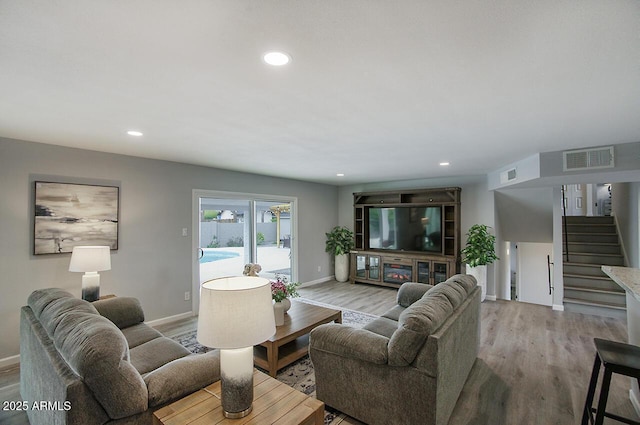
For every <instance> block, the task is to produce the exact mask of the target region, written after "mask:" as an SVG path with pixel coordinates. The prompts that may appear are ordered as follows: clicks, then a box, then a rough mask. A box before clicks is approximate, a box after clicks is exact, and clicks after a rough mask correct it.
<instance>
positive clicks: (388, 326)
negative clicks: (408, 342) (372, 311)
mask: <svg viewBox="0 0 640 425" xmlns="http://www.w3.org/2000/svg"><path fill="white" fill-rule="evenodd" d="M363 329H365V330H367V331H370V332H373V333H375V334H378V335H382V336H385V337H387V338H391V335H393V333H394V332H395V331H396V330H397V329H398V322H397V321H396V320H392V319H389V318H387V317H378V318H377V319H375V320H373V321H371V322H369V323H367V324H366V325H365V326H364V327H363Z"/></svg>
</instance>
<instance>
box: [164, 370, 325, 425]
mask: <svg viewBox="0 0 640 425" xmlns="http://www.w3.org/2000/svg"><path fill="white" fill-rule="evenodd" d="M225 421H227V422H228V419H226V418H225V417H224V414H223V412H222V406H221V404H220V381H217V382H214V383H213V384H211V385H209V386H208V387H206V388H203V389H202V390H200V391H196V392H195V393H192V394H190V395H188V396H186V397H184V398H182V399H180V400H178V401H175V402H173V403H172V404H170V405H168V406H165V407H162V408H160V409H158V410H156V411H155V412H154V414H153V423H154V425H169V424H171V425H178V424H180V425H198V424H201V425H204V424H210V425H212V424H218V423H221V422H225ZM245 422H250V423H257V424H258V423H259V424H261V425H262V424H264V425H268V424H276V423H287V424H299V425H322V424H323V423H324V403H323V402H321V401H320V400H317V399H315V398H312V397H309V396H307V395H306V394H303V393H301V392H300V391H297V390H294V389H293V388H291V387H290V386H288V385H286V384H283V383H282V382H279V381H278V380H276V379H273V378H271V377H270V376H268V375H266V374H264V373H262V372H260V371H258V370H254V372H253V410H252V411H251V413H250V414H249V415H248V416H246V417H244V418H242V423H245Z"/></svg>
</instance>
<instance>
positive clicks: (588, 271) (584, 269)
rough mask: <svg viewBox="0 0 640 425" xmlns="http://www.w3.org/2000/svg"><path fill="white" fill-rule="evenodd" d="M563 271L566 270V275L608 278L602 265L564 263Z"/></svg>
mask: <svg viewBox="0 0 640 425" xmlns="http://www.w3.org/2000/svg"><path fill="white" fill-rule="evenodd" d="M563 270H564V274H575V275H581V276H587V275H589V276H600V277H608V276H607V275H606V274H605V273H604V272H603V271H602V265H601V264H589V263H573V262H566V261H563Z"/></svg>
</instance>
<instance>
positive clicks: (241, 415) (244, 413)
mask: <svg viewBox="0 0 640 425" xmlns="http://www.w3.org/2000/svg"><path fill="white" fill-rule="evenodd" d="M252 410H253V404H252V405H251V406H249V408H248V409H247V410H243V411H242V412H227V411H226V410H223V411H222V413H224V417H225V418H227V419H240V418H244V417H245V416H247V415H248V414H249V413H251V411H252Z"/></svg>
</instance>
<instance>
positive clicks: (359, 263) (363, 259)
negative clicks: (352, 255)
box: [356, 255, 367, 278]
mask: <svg viewBox="0 0 640 425" xmlns="http://www.w3.org/2000/svg"><path fill="white" fill-rule="evenodd" d="M366 274H367V256H366V255H356V277H361V278H364V277H366Z"/></svg>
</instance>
